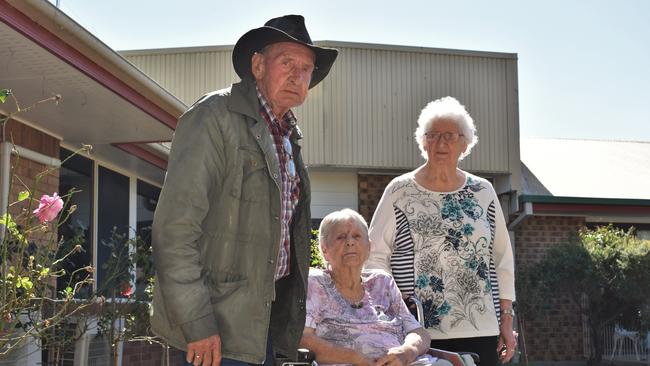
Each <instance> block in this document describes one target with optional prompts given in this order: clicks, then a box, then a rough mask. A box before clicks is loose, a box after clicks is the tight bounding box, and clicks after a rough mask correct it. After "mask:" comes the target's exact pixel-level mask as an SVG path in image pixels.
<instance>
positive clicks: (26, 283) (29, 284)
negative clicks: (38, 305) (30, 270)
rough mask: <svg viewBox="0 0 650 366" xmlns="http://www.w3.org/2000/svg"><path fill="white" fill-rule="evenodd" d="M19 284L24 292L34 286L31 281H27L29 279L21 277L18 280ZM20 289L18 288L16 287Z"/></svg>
mask: <svg viewBox="0 0 650 366" xmlns="http://www.w3.org/2000/svg"><path fill="white" fill-rule="evenodd" d="M20 284H21V285H22V287H23V288H24V289H25V290H31V289H32V287H34V284H33V283H32V281H31V280H30V279H29V277H21V278H20ZM18 287H20V286H18Z"/></svg>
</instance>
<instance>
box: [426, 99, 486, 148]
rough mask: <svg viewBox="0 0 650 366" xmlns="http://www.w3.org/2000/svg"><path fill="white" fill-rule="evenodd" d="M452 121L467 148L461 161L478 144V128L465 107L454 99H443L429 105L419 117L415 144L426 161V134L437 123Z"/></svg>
mask: <svg viewBox="0 0 650 366" xmlns="http://www.w3.org/2000/svg"><path fill="white" fill-rule="evenodd" d="M440 120H450V121H453V122H454V123H455V124H456V125H457V126H458V128H459V129H460V131H461V134H462V135H463V138H464V139H465V142H467V148H466V149H465V151H464V152H463V153H462V154H461V155H460V160H463V158H465V157H466V156H467V155H469V153H470V152H471V151H472V148H473V147H474V145H476V144H477V143H478V136H477V135H476V126H475V125H474V120H473V119H472V116H470V115H469V113H468V112H467V109H465V106H464V105H462V104H460V102H459V101H458V100H457V99H456V98H454V97H442V98H440V99H436V100H434V101H433V102H430V103H429V104H427V106H426V107H424V108H423V109H422V112H420V117H418V127H417V129H416V130H415V142H417V143H418V147H419V148H420V154H422V157H423V158H424V159H425V160H426V159H427V152H426V151H424V139H425V138H426V136H425V134H426V133H427V132H428V131H429V130H431V128H433V125H434V124H435V123H436V121H440Z"/></svg>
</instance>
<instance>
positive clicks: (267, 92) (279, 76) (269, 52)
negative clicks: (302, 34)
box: [252, 42, 314, 118]
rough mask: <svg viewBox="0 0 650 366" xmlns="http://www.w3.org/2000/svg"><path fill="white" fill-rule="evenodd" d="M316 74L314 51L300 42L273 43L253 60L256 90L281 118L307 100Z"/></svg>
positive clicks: (256, 54)
mask: <svg viewBox="0 0 650 366" xmlns="http://www.w3.org/2000/svg"><path fill="white" fill-rule="evenodd" d="M313 71H314V52H313V51H312V50H310V49H309V48H307V47H305V46H303V45H301V44H298V43H293V42H280V43H274V44H272V45H270V46H269V47H267V48H266V49H265V50H264V53H255V54H254V55H253V58H252V72H253V76H254V77H255V80H256V81H257V87H258V88H259V89H260V90H261V91H262V94H263V95H264V97H265V98H266V99H267V100H268V102H269V103H270V104H271V109H272V110H273V113H275V115H276V116H277V117H278V118H282V117H283V116H284V114H285V113H287V111H288V110H289V109H291V108H293V107H297V106H299V105H301V104H302V103H303V102H304V101H305V98H306V97H307V91H308V90H309V83H310V82H311V75H312V73H313Z"/></svg>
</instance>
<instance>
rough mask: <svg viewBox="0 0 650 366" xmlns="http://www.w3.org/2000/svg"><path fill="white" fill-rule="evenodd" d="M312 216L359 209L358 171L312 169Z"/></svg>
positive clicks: (318, 216)
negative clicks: (346, 209)
mask: <svg viewBox="0 0 650 366" xmlns="http://www.w3.org/2000/svg"><path fill="white" fill-rule="evenodd" d="M309 178H310V181H311V216H312V217H313V218H319V219H322V218H323V217H325V216H326V215H327V214H329V213H331V212H333V211H337V210H341V209H344V208H351V209H353V210H358V197H359V195H358V183H357V173H356V172H353V171H332V170H319V169H310V170H309Z"/></svg>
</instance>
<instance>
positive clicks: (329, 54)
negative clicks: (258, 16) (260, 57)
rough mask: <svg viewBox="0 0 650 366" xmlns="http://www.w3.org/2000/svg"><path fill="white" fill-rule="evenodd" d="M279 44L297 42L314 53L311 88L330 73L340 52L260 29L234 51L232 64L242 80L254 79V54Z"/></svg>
mask: <svg viewBox="0 0 650 366" xmlns="http://www.w3.org/2000/svg"><path fill="white" fill-rule="evenodd" d="M278 42H295V43H298V44H301V45H303V46H305V47H307V48H309V49H311V50H312V51H313V52H314V55H315V60H314V66H315V68H314V73H313V74H312V76H311V82H310V83H309V88H310V89H311V88H313V87H314V86H316V85H317V84H318V83H320V82H321V81H322V80H323V79H325V77H326V76H327V74H328V73H329V72H330V69H331V68H332V65H333V64H334V61H335V60H336V57H337V56H338V53H339V51H338V50H336V49H334V48H328V47H319V46H315V45H313V44H309V43H305V42H302V41H300V40H298V39H296V38H293V37H291V36H290V35H289V34H287V33H285V32H283V31H281V30H279V29H276V28H272V27H267V26H264V27H260V28H257V29H253V30H250V31H248V32H246V33H245V34H244V35H243V36H241V38H239V40H238V41H237V43H236V44H235V47H234V48H233V50H232V64H233V66H234V67H235V72H236V73H237V75H239V77H240V78H242V79H244V78H246V77H253V74H252V71H251V59H252V57H253V54H254V53H255V52H257V51H259V50H261V49H262V48H264V47H266V46H268V45H270V44H273V43H278Z"/></svg>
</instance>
